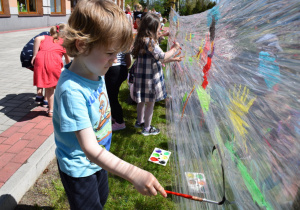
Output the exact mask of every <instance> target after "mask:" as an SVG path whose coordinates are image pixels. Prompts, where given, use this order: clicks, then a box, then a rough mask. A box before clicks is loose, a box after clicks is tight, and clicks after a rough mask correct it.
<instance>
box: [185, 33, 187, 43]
mask: <svg viewBox="0 0 300 210" xmlns="http://www.w3.org/2000/svg"><path fill="white" fill-rule="evenodd" d="M186 38H187V33H185V41H187V39H186Z"/></svg>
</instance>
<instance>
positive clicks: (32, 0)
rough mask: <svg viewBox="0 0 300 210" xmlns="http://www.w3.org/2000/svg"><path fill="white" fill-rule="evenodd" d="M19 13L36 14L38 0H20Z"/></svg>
mask: <svg viewBox="0 0 300 210" xmlns="http://www.w3.org/2000/svg"><path fill="white" fill-rule="evenodd" d="M18 10H19V14H36V13H37V9H36V0H18Z"/></svg>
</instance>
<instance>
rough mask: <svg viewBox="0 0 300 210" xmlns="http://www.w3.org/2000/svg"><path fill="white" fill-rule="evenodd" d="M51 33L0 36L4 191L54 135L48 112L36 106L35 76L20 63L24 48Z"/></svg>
mask: <svg viewBox="0 0 300 210" xmlns="http://www.w3.org/2000/svg"><path fill="white" fill-rule="evenodd" d="M48 30H49V28H42V29H34V30H27V31H17V32H11V33H1V34H0V46H1V49H0V58H1V59H0V160H1V161H0V188H1V187H2V186H3V185H4V184H5V183H6V182H7V181H8V180H9V178H10V177H11V176H12V175H13V174H14V173H15V172H16V171H17V170H18V169H19V168H20V167H21V166H22V165H23V164H24V163H26V161H27V160H28V158H29V157H30V156H31V155H32V154H33V153H34V152H35V151H36V150H37V149H38V148H39V147H40V146H41V145H42V144H43V143H44V142H45V140H46V139H47V138H48V137H49V136H50V135H51V134H52V133H53V126H52V119H51V118H49V117H47V116H46V110H47V109H46V108H43V107H36V105H35V104H34V98H35V95H36V87H34V86H33V85H32V84H33V72H32V71H30V70H28V69H25V68H22V67H21V63H20V52H21V50H22V48H23V47H24V45H25V44H26V43H27V42H28V41H29V40H30V39H31V38H32V37H33V36H35V35H36V34H39V33H41V32H42V31H48Z"/></svg>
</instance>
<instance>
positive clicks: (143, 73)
mask: <svg viewBox="0 0 300 210" xmlns="http://www.w3.org/2000/svg"><path fill="white" fill-rule="evenodd" d="M159 31H160V21H159V17H158V16H157V15H156V14H153V13H149V14H147V15H146V16H145V17H143V19H142V22H141V25H140V28H139V30H138V34H137V36H136V38H135V42H134V46H133V51H132V55H133V57H134V58H135V59H137V67H136V69H135V73H134V81H133V87H132V90H133V100H134V101H136V102H137V103H138V105H137V122H136V123H135V127H136V128H142V127H143V126H144V129H143V131H142V134H143V135H144V136H148V135H157V134H159V133H160V130H159V129H158V128H155V127H153V126H152V125H151V120H152V115H153V108H154V104H155V102H156V101H160V100H163V99H165V98H166V95H167V94H166V89H165V84H164V75H163V69H162V64H161V61H163V62H164V63H166V62H172V61H181V57H177V58H171V57H172V56H173V55H174V54H175V53H176V51H177V50H178V49H179V48H180V46H179V44H178V43H177V42H176V43H175V44H174V45H173V46H172V48H171V50H169V51H168V52H166V53H164V52H163V51H162V50H161V48H160V47H159V45H158V37H159ZM145 105H147V106H146V108H145Z"/></svg>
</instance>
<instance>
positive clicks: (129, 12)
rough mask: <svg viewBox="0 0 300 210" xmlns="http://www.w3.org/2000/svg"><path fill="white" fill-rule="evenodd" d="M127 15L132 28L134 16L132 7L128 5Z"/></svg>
mask: <svg viewBox="0 0 300 210" xmlns="http://www.w3.org/2000/svg"><path fill="white" fill-rule="evenodd" d="M125 14H126V17H127V19H128V21H129V22H130V25H131V26H132V14H131V9H130V6H129V5H128V4H127V6H126V10H125Z"/></svg>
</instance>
